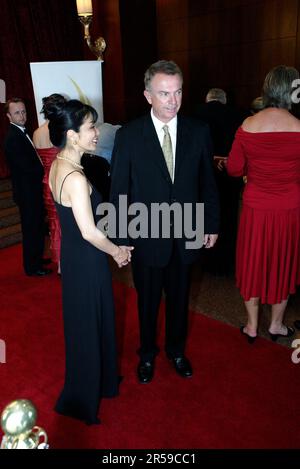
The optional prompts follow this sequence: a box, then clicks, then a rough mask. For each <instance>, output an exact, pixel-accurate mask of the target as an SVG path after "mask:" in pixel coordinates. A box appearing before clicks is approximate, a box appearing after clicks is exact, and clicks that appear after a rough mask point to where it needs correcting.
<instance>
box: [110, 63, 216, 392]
mask: <svg viewBox="0 0 300 469" xmlns="http://www.w3.org/2000/svg"><path fill="white" fill-rule="evenodd" d="M182 82H183V79H182V72H181V70H180V68H179V67H178V66H177V65H176V64H175V63H174V62H171V61H165V60H161V61H159V62H156V63H154V64H152V65H151V66H150V67H149V69H148V70H147V71H146V73H145V91H144V96H145V98H146V99H147V101H148V103H149V104H150V105H151V106H152V109H151V112H150V113H149V114H147V115H146V116H143V117H141V118H139V119H137V120H135V121H133V122H130V123H128V124H127V125H125V126H123V127H122V128H121V129H120V130H118V132H117V134H116V139H115V146H114V151H113V157H112V181H111V201H112V202H113V204H114V205H115V207H116V208H117V212H118V211H119V212H120V199H119V196H120V195H126V196H127V197H128V204H132V203H136V202H138V203H143V204H144V206H146V207H147V209H148V213H149V212H151V206H153V204H155V203H156V204H163V203H165V204H168V206H170V205H171V204H173V203H177V204H179V205H180V207H182V208H183V204H184V203H188V204H191V205H192V207H193V208H192V210H193V220H195V210H196V203H200V202H204V233H206V234H205V236H204V239H201V243H200V246H202V244H203V242H204V244H205V247H206V248H210V247H212V246H213V245H214V243H215V242H216V239H217V232H218V219H219V214H218V197H217V191H216V186H215V181H214V175H213V164H212V157H213V155H212V151H211V143H210V138H209V130H208V127H207V126H206V125H203V124H202V123H200V122H198V121H196V120H192V119H188V118H185V117H182V116H177V113H178V111H179V109H180V106H181V100H182ZM166 125H167V128H166ZM151 221H152V222H153V223H152V224H151ZM144 222H145V220H143V222H142V223H144ZM147 222H149V231H148V237H139V238H137V239H133V238H130V244H132V245H133V246H134V248H135V249H134V251H133V256H132V270H133V279H134V283H135V287H136V290H137V294H138V311H139V322H140V348H139V355H140V362H139V364H138V369H137V374H138V379H139V381H140V382H141V383H148V382H149V381H151V379H152V377H153V373H154V362H155V356H156V355H157V353H158V351H159V349H158V347H157V343H156V324H157V316H158V310H159V305H160V301H161V296H162V291H163V290H164V292H165V300H166V332H165V351H166V354H167V357H168V358H169V359H170V360H171V362H172V364H173V366H174V367H175V370H176V371H177V373H178V374H179V375H180V376H182V377H190V376H192V366H191V364H190V362H189V360H188V358H187V357H186V356H185V354H184V352H185V344H186V338H187V329H188V294H189V284H190V266H191V264H192V262H193V261H195V260H196V259H197V258H198V256H199V251H200V249H199V248H200V246H198V249H188V248H187V246H186V241H187V237H186V236H185V235H183V236H182V237H181V239H180V238H178V239H177V238H176V237H175V236H174V226H173V225H174V217H173V218H172V217H171V220H170V223H169V225H170V227H171V229H170V235H169V236H167V237H163V236H162V233H161V231H160V233H159V236H158V237H156V238H155V237H153V236H152V237H151V234H149V233H151V228H150V224H151V226H152V225H153V224H155V223H157V222H158V220H157V219H156V220H153V219H152V220H151V217H149V218H148V217H147ZM123 228H124V226H123V227H122V229H123ZM129 237H130V233H129ZM120 242H121V239H120ZM122 242H124V237H123V239H122Z"/></svg>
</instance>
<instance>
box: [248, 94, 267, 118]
mask: <svg viewBox="0 0 300 469" xmlns="http://www.w3.org/2000/svg"><path fill="white" fill-rule="evenodd" d="M263 109H264V103H263V98H262V96H258V97H257V98H255V99H253V101H252V102H251V105H250V112H251V114H252V115H254V114H256V113H257V112H259V111H262V110H263Z"/></svg>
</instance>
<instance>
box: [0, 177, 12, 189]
mask: <svg viewBox="0 0 300 469" xmlns="http://www.w3.org/2000/svg"><path fill="white" fill-rule="evenodd" d="M11 188H12V184H11V180H10V179H1V180H0V192H3V191H9V190H11Z"/></svg>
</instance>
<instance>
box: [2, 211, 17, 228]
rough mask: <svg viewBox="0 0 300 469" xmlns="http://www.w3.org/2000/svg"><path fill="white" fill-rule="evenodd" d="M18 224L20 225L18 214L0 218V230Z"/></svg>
mask: <svg viewBox="0 0 300 469" xmlns="http://www.w3.org/2000/svg"><path fill="white" fill-rule="evenodd" d="M18 223H20V215H19V214H18V213H14V214H13V215H8V216H6V217H1V218H0V228H6V227H7V226H12V225H16V224H18Z"/></svg>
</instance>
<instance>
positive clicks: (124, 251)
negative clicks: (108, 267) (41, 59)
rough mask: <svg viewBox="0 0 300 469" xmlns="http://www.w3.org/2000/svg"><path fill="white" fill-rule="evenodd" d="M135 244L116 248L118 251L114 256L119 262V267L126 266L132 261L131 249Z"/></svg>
mask: <svg viewBox="0 0 300 469" xmlns="http://www.w3.org/2000/svg"><path fill="white" fill-rule="evenodd" d="M133 249H134V248H133V246H119V247H117V249H116V253H115V254H114V255H113V256H112V257H113V259H114V261H115V262H116V263H117V264H118V267H124V266H125V265H127V264H129V262H130V261H131V251H132V250H133Z"/></svg>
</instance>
